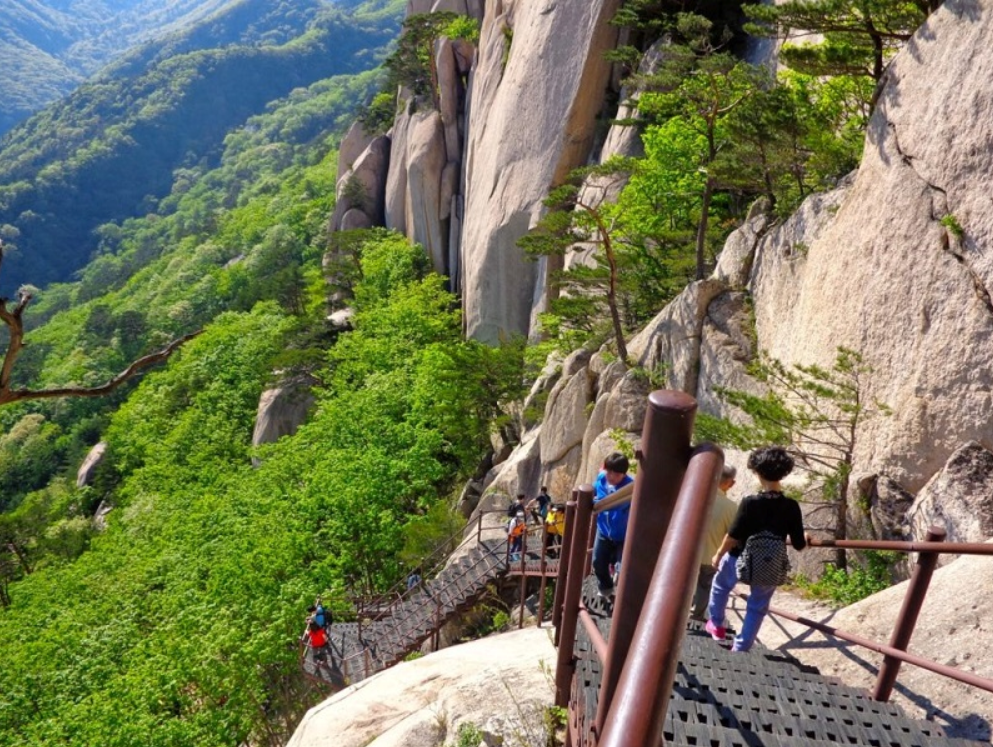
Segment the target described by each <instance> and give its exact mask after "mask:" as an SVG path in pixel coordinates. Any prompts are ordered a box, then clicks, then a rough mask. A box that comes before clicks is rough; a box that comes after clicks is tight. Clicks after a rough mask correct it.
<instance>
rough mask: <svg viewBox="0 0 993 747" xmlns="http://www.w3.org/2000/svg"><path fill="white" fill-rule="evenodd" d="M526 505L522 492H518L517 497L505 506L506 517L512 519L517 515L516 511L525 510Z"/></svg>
mask: <svg viewBox="0 0 993 747" xmlns="http://www.w3.org/2000/svg"><path fill="white" fill-rule="evenodd" d="M526 510H527V505H526V503H525V501H524V493H518V494H517V498H516V499H515V500H513V501H511V504H510V506H508V507H507V518H508V519H513V518H514V517H515V516H517V512H518V511H526Z"/></svg>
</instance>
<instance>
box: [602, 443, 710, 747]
mask: <svg viewBox="0 0 993 747" xmlns="http://www.w3.org/2000/svg"><path fill="white" fill-rule="evenodd" d="M723 466H724V453H723V452H722V451H721V450H720V449H719V448H718V447H717V446H714V445H713V444H702V445H701V446H698V447H697V448H696V449H694V451H693V456H692V457H691V458H690V462H689V466H688V467H687V470H686V477H685V479H684V480H683V483H682V487H681V488H680V491H679V497H678V499H677V502H676V505H675V507H674V509H673V514H672V522H671V523H670V525H669V526H670V531H669V532H668V533H667V534H666V537H665V541H664V543H663V544H662V550H661V552H660V553H659V554H658V557H657V559H656V561H655V567H654V570H653V573H652V578H651V582H650V584H649V587H648V592H647V596H646V599H645V607H644V608H645V610H646V613H645V614H643V615H642V616H641V618H640V619H639V620H638V624H637V628H636V629H635V632H634V637H633V638H632V640H631V647H630V649H629V651H630V654H629V656H628V657H627V659H626V660H623V661H621V662H620V664H621V665H622V667H623V668H622V671H621V676H620V678H619V680H618V683H617V689H616V691H615V694H616V695H617V697H615V698H614V699H613V702H612V703H611V705H610V710H609V712H608V713H607V716H606V718H605V722H604V726H603V728H602V730H601V731H600V732H599V735H600V741H599V742H598V747H626V745H632V744H639V745H646V746H647V745H651V747H654V746H655V745H657V744H658V743H659V737H660V736H661V734H662V724H663V722H664V721H665V713H666V710H667V708H668V706H669V696H670V695H671V694H672V683H673V679H674V677H675V673H676V665H677V663H678V660H679V648H680V645H681V644H682V640H683V636H684V635H685V634H686V618H687V615H688V614H689V611H690V595H689V594H688V593H687V589H692V588H693V581H694V579H695V578H696V574H697V564H698V556H699V548H700V540H701V537H702V536H703V532H704V529H705V527H706V524H707V518H708V514H709V513H710V505H711V503H713V500H714V495H715V491H716V489H717V483H718V481H719V479H720V475H721V468H722V467H723ZM611 637H613V635H611ZM615 655H616V654H615V653H614V652H611V653H610V656H611V657H613V656H615ZM599 716H600V711H599V709H598V710H597V717H598V720H599Z"/></svg>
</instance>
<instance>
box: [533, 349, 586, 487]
mask: <svg viewBox="0 0 993 747" xmlns="http://www.w3.org/2000/svg"><path fill="white" fill-rule="evenodd" d="M592 398H593V392H592V387H591V385H590V377H589V373H588V371H587V369H585V368H581V369H580V370H579V371H577V372H576V373H574V374H573V375H572V376H563V378H561V379H560V380H559V382H558V383H557V384H556V385H555V386H554V387H553V388H552V391H551V393H550V394H549V395H548V404H547V405H546V406H545V417H544V420H543V421H542V433H543V434H544V437H543V438H542V439H541V461H542V463H544V464H550V463H552V462H555V461H557V460H559V459H561V458H562V457H563V456H565V454H566V452H567V451H569V450H570V449H572V448H573V447H575V446H577V445H580V444H582V441H583V433H584V432H585V430H586V406H587V404H589V403H590V402H591V401H592ZM577 467H578V465H577Z"/></svg>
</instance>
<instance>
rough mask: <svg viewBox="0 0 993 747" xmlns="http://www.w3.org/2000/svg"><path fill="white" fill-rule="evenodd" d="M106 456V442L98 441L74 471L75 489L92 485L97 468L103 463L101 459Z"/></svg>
mask: <svg viewBox="0 0 993 747" xmlns="http://www.w3.org/2000/svg"><path fill="white" fill-rule="evenodd" d="M106 454H107V442H106V441H100V442H99V443H97V444H95V445H94V446H93V448H91V449H90V450H89V451H88V452H87V453H86V458H85V459H84V460H83V463H82V464H80V465H79V469H78V470H76V487H77V488H82V487H85V486H87V485H90V484H92V483H93V476H94V475H95V474H96V471H97V468H98V467H99V466H100V465H101V464H102V463H103V458H104V456H105V455H106Z"/></svg>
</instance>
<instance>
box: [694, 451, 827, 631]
mask: <svg viewBox="0 0 993 747" xmlns="http://www.w3.org/2000/svg"><path fill="white" fill-rule="evenodd" d="M748 469H750V470H751V471H752V472H754V473H755V476H756V477H757V478H758V480H759V483H760V484H761V485H762V491H761V492H760V493H757V494H755V495H749V496H747V497H746V498H744V499H743V500H742V502H741V504H740V505H739V506H738V513H737V514H736V515H735V518H734V521H733V522H732V524H731V528H730V529H728V533H727V534H726V535H725V536H724V542H723V543H721V547H720V549H719V550H718V551H717V553H716V554H715V555H714V557H713V558H712V560H711V562H712V564H713V566H714V568H715V569H717V575H715V576H714V582H713V585H712V586H711V589H710V604H709V606H708V613H709V617H710V619H709V620H708V621H707V632H708V633H710V635H711V637H713V638H714V639H715V640H719V641H723V640H724V636H725V633H726V630H725V627H724V626H725V620H724V612H725V610H726V609H727V602H728V596H729V595H730V593H731V590H732V589H734V586H735V584H736V583H737V582H738V579H737V576H736V573H735V563H736V561H737V559H738V556H739V555H740V554H741V551H742V549H743V548H744V546H745V543H746V542H747V541H748V538H749V537H751V536H752V535H753V534H757V533H758V532H763V531H766V532H771V533H773V534H775V535H776V536H778V537H782V538H783V540H785V539H786V537H787V536H788V537H789V538H790V542H792V544H793V549H794V550H802V549H803V548H804V547H806V546H807V539H808V537H807V535H805V534H804V531H803V515H802V514H801V513H800V505H799V504H798V503H797V502H796V501H794V500H792V499H790V498H787V497H786V496H785V495H783V492H782V487H781V485H780V481H781V480H782V479H783V478H784V477H786V476H787V475H788V474H789V473H790V472H792V471H793V458H792V457H791V456H790V455H789V454H787V453H786V449H783V448H782V447H779V446H764V447H762V448H760V449H756V450H755V451H753V452H752V453H751V454H750V455H749V456H748ZM750 589H751V591H750V592H749V594H748V604H747V605H746V608H745V620H744V622H743V623H742V626H741V631H740V632H739V633H738V635H737V636H736V637H735V639H734V644H733V645H732V647H731V650H732V651H748V650H749V649H750V648H751V647H752V644H753V643H755V639H756V637H758V633H759V628H761V627H762V621H763V620H765V615H766V612H767V611H768V609H769V602H770V601H771V599H772V595H773V594H774V593H775V591H776V587H775V586H759V585H755V584H753V585H752V586H751V587H750Z"/></svg>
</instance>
